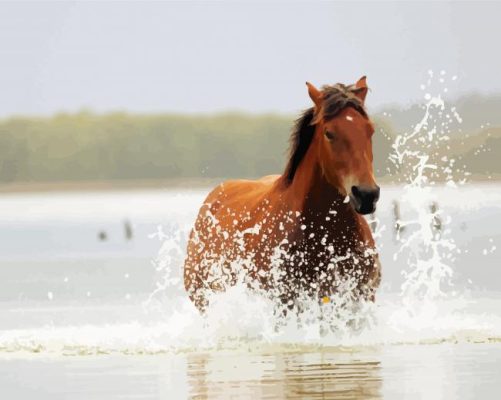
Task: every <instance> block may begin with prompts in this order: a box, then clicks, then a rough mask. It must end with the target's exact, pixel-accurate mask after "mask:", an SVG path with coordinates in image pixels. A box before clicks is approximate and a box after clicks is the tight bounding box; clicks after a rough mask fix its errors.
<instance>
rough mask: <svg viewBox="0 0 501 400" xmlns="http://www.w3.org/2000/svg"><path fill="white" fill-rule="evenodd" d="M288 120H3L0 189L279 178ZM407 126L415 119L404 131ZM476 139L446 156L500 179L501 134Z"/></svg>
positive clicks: (86, 115)
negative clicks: (82, 183) (458, 157)
mask: <svg viewBox="0 0 501 400" xmlns="http://www.w3.org/2000/svg"><path fill="white" fill-rule="evenodd" d="M473 106H474V104H473ZM392 113H393V115H395V114H398V111H396V110H393V111H392ZM403 115H405V111H402V112H401V114H398V115H396V116H395V118H396V119H395V121H398V123H397V124H396V125H397V126H398V125H404V124H403V122H402V119H403V117H402V116H403ZM496 117H498V115H496ZM294 118H295V116H281V115H272V114H266V115H251V114H241V113H225V114H218V115H214V116H195V115H172V114H165V115H164V114H162V115H134V114H125V113H113V114H105V115H97V114H93V113H90V112H81V113H77V114H59V115H56V116H54V117H43V118H42V117H41V118H35V117H15V118H9V119H6V120H3V121H0V182H2V183H7V182H58V181H96V180H106V181H107V180H128V179H134V180H138V179H170V178H176V179H179V178H181V179H183V178H231V177H248V178H252V177H258V176H262V175H267V174H273V173H281V172H282V170H283V168H284V164H285V157H286V154H287V149H288V139H289V135H290V129H291V127H292V125H293V121H294ZM393 118H394V117H393V116H392V117H389V118H385V117H384V116H383V115H382V114H381V115H375V116H373V120H374V121H375V124H376V126H377V132H376V134H375V136H374V156H375V160H374V163H375V171H376V174H377V175H378V176H384V175H387V174H389V173H391V166H390V164H389V161H388V154H389V152H390V151H391V143H392V142H393V140H394V136H395V135H396V134H397V132H398V131H396V130H395V131H394V128H392V126H391V125H390V124H391V123H392V119H393ZM413 122H416V119H414V120H412V121H409V124H408V125H407V127H410V126H411V125H412V123H413ZM498 126H501V121H500V123H499V125H498ZM478 128H479V129H477V131H480V126H479V127H478ZM399 129H400V127H399ZM477 131H473V130H472V131H471V132H470V134H469V136H468V137H466V135H465V133H464V132H463V133H461V134H458V135H457V136H456V137H455V138H454V140H453V144H452V146H451V148H450V149H444V151H448V152H449V153H453V154H456V155H462V161H463V162H464V163H465V164H466V165H467V167H468V168H469V169H470V170H471V171H472V172H474V173H476V174H486V173H501V163H500V162H499V159H498V154H500V153H499V149H501V128H499V129H498V128H496V126H492V124H491V126H490V127H487V128H485V129H484V130H483V131H482V132H480V133H478V134H477ZM459 135H461V137H459ZM454 143H455V144H454ZM486 148H488V150H485V149H486Z"/></svg>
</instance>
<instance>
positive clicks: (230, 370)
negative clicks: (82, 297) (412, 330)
mask: <svg viewBox="0 0 501 400" xmlns="http://www.w3.org/2000/svg"><path fill="white" fill-rule="evenodd" d="M499 371H501V344H467V345H465V344H455V345H452V344H441V345H411V346H385V347H381V348H378V349H371V348H360V349H352V350H342V349H338V350H335V351H334V350H331V351H329V350H317V351H311V350H302V351H301V350H299V351H298V350H297V349H296V350H295V351H290V350H289V351H280V352H266V353H262V352H224V351H213V352H209V353H203V352H190V353H186V354H177V355H172V354H164V355H156V356H89V357H64V358H61V357H39V356H35V357H33V356H31V357H29V358H22V357H20V356H19V355H16V356H14V357H12V358H5V357H4V358H3V359H2V360H0V387H1V388H2V389H1V390H2V395H3V396H2V397H4V398H12V399H14V398H16V399H21V398H22V399H25V398H26V399H27V398H36V399H41V400H42V399H103V400H108V399H183V398H201V399H205V398H207V399H231V398H234V399H246V398H263V399H264V398H266V399H283V398H290V399H305V398H308V399H333V398H335V399H401V398H406V399H458V398H461V399H479V398H496V397H497V394H498V392H499V389H500V383H499Z"/></svg>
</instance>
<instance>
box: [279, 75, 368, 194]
mask: <svg viewBox="0 0 501 400" xmlns="http://www.w3.org/2000/svg"><path fill="white" fill-rule="evenodd" d="M359 90H360V89H357V88H355V86H353V85H352V86H346V85H343V84H341V83H338V84H336V85H334V86H324V87H322V96H323V106H322V108H321V109H320V110H319V112H318V113H316V114H315V109H314V108H313V107H312V108H308V109H307V110H305V111H304V112H303V113H302V114H301V116H300V117H299V118H298V119H297V120H296V122H295V124H294V127H293V129H292V133H291V137H290V150H289V161H288V162H287V166H286V167H285V172H284V174H283V176H284V178H285V182H286V184H287V185H289V184H291V183H292V181H293V179H294V176H295V174H296V171H297V169H298V167H299V164H300V163H301V161H302V160H303V158H304V156H305V155H306V153H307V151H308V149H309V147H310V144H311V142H312V141H313V135H314V134H315V124H316V123H317V122H318V121H319V120H320V119H323V120H325V121H328V120H330V119H332V118H334V117H335V116H336V115H337V114H339V113H340V112H341V111H342V110H343V109H345V108H346V107H352V108H354V109H355V110H357V111H358V112H359V113H360V114H362V115H363V116H365V117H367V113H366V111H365V108H364V106H363V104H362V102H361V101H360V99H359V98H358V97H357V96H356V93H357V92H358V91H359Z"/></svg>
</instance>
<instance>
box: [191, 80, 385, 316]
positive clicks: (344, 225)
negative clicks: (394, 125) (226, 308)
mask: <svg viewBox="0 0 501 400" xmlns="http://www.w3.org/2000/svg"><path fill="white" fill-rule="evenodd" d="M306 85H307V87H308V93H309V96H310V98H311V100H312V101H313V104H314V107H312V108H310V109H308V110H306V111H305V112H304V113H303V114H302V115H301V117H300V118H299V119H298V120H297V121H296V124H295V127H294V130H293V132H292V136H291V151H290V158H289V161H288V164H287V166H286V168H285V171H284V173H283V174H282V175H273V176H266V177H263V178H261V179H259V180H232V181H227V182H224V183H222V184H221V185H219V186H218V187H216V188H215V189H214V190H212V192H211V193H210V194H209V195H208V196H207V198H206V200H205V202H204V203H203V205H202V207H201V209H200V212H199V214H198V217H197V220H196V222H195V226H194V228H193V230H192V232H191V235H190V239H189V242H188V250H187V258H186V261H185V265H184V283H185V288H186V290H187V292H188V293H189V295H190V298H191V300H192V301H193V302H194V303H195V305H196V306H197V307H198V308H199V310H201V311H204V310H205V309H206V307H207V305H208V298H209V297H210V294H211V293H213V292H218V291H224V290H225V289H227V288H229V287H231V286H233V285H235V284H236V283H237V282H239V281H243V282H245V283H246V284H247V285H249V286H250V287H253V288H259V289H262V290H264V291H265V292H266V293H271V294H272V295H271V296H272V297H277V298H279V299H280V301H281V302H280V304H285V305H287V306H288V307H290V308H292V307H293V305H294V304H295V303H296V300H297V298H298V296H300V295H306V296H308V297H310V298H318V299H319V300H320V299H321V300H323V301H324V302H327V301H328V300H329V299H330V296H332V295H335V294H337V293H339V292H340V291H341V290H345V291H346V288H348V289H347V290H348V292H349V294H350V295H351V296H352V297H353V298H355V299H365V300H374V294H375V290H376V289H377V287H378V286H379V282H380V266H379V262H378V256H377V253H376V251H375V244H374V239H373V237H372V234H371V231H370V228H369V226H368V224H367V222H366V220H365V218H364V217H363V216H362V215H361V214H368V213H372V212H374V210H375V205H376V202H377V201H378V199H379V187H378V186H377V185H376V183H375V180H374V174H373V168H372V135H373V133H374V127H373V125H372V123H371V121H370V119H369V117H368V116H367V113H366V111H365V108H364V101H365V97H366V95H367V91H368V87H367V84H366V79H365V77H362V78H361V79H360V80H358V82H357V83H356V84H354V85H349V86H347V85H343V84H336V85H334V86H324V87H323V88H322V90H318V89H317V88H315V87H314V86H313V85H312V84H310V83H308V82H307V83H306ZM342 288H344V289H342Z"/></svg>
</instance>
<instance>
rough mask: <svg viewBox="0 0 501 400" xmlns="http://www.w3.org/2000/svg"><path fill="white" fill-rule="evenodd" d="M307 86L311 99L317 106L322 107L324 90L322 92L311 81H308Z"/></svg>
mask: <svg viewBox="0 0 501 400" xmlns="http://www.w3.org/2000/svg"><path fill="white" fill-rule="evenodd" d="M306 86H307V87H308V94H309V95H310V98H311V100H312V101H313V103H314V104H315V106H316V107H320V105H321V104H322V92H320V90H318V89H317V88H316V87H315V86H313V85H312V84H311V83H310V82H306Z"/></svg>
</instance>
